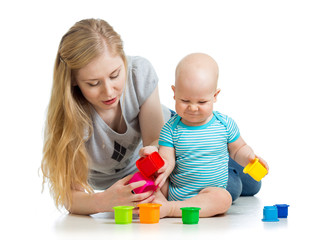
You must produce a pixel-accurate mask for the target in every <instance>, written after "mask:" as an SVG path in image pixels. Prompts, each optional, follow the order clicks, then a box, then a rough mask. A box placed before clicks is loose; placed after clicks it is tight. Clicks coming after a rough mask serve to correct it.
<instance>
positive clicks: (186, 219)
mask: <svg viewBox="0 0 318 240" xmlns="http://www.w3.org/2000/svg"><path fill="white" fill-rule="evenodd" d="M180 209H181V211H182V222H183V224H198V222H199V211H200V210H201V208H198V207H184V208H180Z"/></svg>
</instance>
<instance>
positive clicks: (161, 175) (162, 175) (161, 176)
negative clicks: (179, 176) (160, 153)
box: [155, 162, 170, 190]
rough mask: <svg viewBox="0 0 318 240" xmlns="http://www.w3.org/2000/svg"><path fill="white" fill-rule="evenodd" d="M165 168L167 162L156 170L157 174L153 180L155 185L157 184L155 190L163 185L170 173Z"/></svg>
mask: <svg viewBox="0 0 318 240" xmlns="http://www.w3.org/2000/svg"><path fill="white" fill-rule="evenodd" d="M167 169H168V164H167V163H166V162H165V164H164V165H163V167H162V168H160V169H159V170H158V171H157V173H158V176H157V178H156V181H155V185H156V186H158V189H157V190H159V189H160V188H161V187H162V186H163V184H164V183H165V182H166V180H167V178H168V177H169V175H170V173H169V172H168V171H167Z"/></svg>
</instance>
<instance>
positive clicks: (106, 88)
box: [103, 81, 113, 97]
mask: <svg viewBox="0 0 318 240" xmlns="http://www.w3.org/2000/svg"><path fill="white" fill-rule="evenodd" d="M103 92H104V93H105V95H106V96H108V97H112V94H113V86H112V84H111V83H109V82H108V81H105V83H104V86H103Z"/></svg>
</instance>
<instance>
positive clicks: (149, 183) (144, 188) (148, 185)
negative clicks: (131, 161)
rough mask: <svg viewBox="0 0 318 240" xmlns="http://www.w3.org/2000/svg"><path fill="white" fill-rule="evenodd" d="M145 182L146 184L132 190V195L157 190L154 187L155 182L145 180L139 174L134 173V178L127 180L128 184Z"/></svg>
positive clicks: (149, 179) (148, 179) (150, 179)
mask: <svg viewBox="0 0 318 240" xmlns="http://www.w3.org/2000/svg"><path fill="white" fill-rule="evenodd" d="M143 180H144V181H146V184H145V185H143V186H141V187H139V188H135V189H134V193H143V192H147V191H150V190H152V191H155V190H156V189H157V186H155V182H154V180H153V179H152V178H146V177H145V176H144V175H142V174H141V173H140V172H136V173H135V174H134V176H132V178H131V179H130V180H129V183H133V182H139V181H143Z"/></svg>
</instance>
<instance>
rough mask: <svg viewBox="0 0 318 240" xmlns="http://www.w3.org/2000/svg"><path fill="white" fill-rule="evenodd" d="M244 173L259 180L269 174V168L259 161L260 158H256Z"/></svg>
mask: <svg viewBox="0 0 318 240" xmlns="http://www.w3.org/2000/svg"><path fill="white" fill-rule="evenodd" d="M243 173H248V174H249V175H250V176H251V177H252V178H254V180H256V181H258V182H259V181H261V180H262V178H263V177H265V175H266V174H267V169H266V168H265V167H264V166H263V165H262V164H261V163H260V162H259V159H258V158H255V159H254V162H250V163H249V164H247V165H246V167H245V168H244V169H243Z"/></svg>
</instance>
